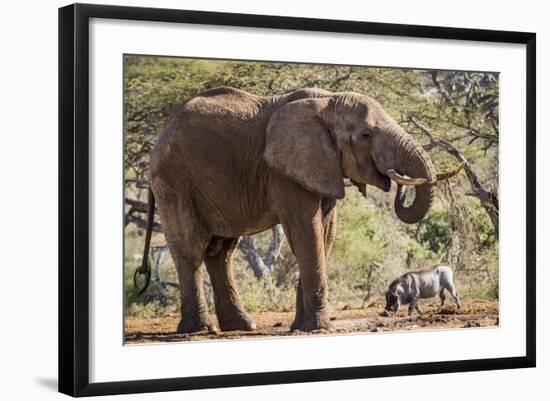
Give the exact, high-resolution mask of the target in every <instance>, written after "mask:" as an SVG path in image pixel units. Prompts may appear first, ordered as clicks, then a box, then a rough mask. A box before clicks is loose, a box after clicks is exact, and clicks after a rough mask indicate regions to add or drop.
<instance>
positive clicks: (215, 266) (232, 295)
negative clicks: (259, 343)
mask: <svg viewBox="0 0 550 401" xmlns="http://www.w3.org/2000/svg"><path fill="white" fill-rule="evenodd" d="M217 241H218V242H221V246H220V249H219V251H218V252H217V253H215V254H213V255H212V254H210V253H207V255H206V258H205V260H204V262H205V264H206V269H207V270H208V275H209V276H210V281H211V282H212V287H213V288H214V304H215V306H216V316H217V317H218V324H219V325H220V329H222V330H223V331H231V330H254V329H256V323H254V322H253V321H252V320H251V319H250V317H249V316H248V314H247V313H246V311H245V310H244V308H243V307H242V305H241V300H240V297H239V293H238V292H237V287H236V285H235V281H234V279H233V267H232V256H233V252H234V250H235V247H236V246H237V243H238V238H227V239H223V240H217Z"/></svg>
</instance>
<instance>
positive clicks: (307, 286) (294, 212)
mask: <svg viewBox="0 0 550 401" xmlns="http://www.w3.org/2000/svg"><path fill="white" fill-rule="evenodd" d="M295 191H300V193H292V191H286V192H285V196H284V198H283V197H281V198H283V199H279V201H280V203H279V205H278V206H279V210H278V213H279V217H280V219H281V223H282V224H283V228H284V230H285V234H286V236H287V238H288V240H289V243H290V245H291V248H292V250H293V252H294V255H295V256H296V260H297V261H298V266H299V271H300V287H301V291H300V289H299V290H298V294H297V301H298V303H299V302H300V297H301V298H302V300H303V301H302V302H303V309H301V310H300V308H299V307H298V308H297V313H296V320H295V322H294V323H293V324H292V328H293V329H298V330H302V331H312V330H319V329H328V328H330V326H331V324H330V320H329V317H328V311H327V295H328V294H327V277H326V258H325V244H324V242H325V241H324V229H323V213H322V210H321V207H320V204H321V202H320V201H321V199H320V197H318V196H316V195H314V194H312V193H310V192H307V191H305V190H300V189H295Z"/></svg>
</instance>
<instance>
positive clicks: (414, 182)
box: [386, 169, 428, 187]
mask: <svg viewBox="0 0 550 401" xmlns="http://www.w3.org/2000/svg"><path fill="white" fill-rule="evenodd" d="M386 175H387V176H388V177H390V178H391V179H392V180H394V181H395V182H397V183H398V184H401V185H410V186H413V187H417V186H419V185H423V184H425V183H427V182H428V180H427V179H426V178H411V177H408V176H406V175H401V174H399V173H398V172H397V171H395V170H394V169H390V170H388V171H387V172H386Z"/></svg>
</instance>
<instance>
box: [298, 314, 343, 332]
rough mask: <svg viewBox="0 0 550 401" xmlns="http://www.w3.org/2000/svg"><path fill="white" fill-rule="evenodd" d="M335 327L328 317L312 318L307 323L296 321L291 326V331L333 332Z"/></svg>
mask: <svg viewBox="0 0 550 401" xmlns="http://www.w3.org/2000/svg"><path fill="white" fill-rule="evenodd" d="M332 329H333V326H332V323H330V320H329V319H328V317H321V318H312V319H308V320H305V321H298V320H294V322H292V324H291V325H290V331H296V330H300V331H318V330H332Z"/></svg>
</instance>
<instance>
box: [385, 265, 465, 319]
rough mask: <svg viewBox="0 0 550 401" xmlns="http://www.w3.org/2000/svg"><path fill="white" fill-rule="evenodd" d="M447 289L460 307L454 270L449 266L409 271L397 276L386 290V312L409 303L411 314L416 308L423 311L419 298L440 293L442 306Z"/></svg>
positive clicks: (395, 310)
mask: <svg viewBox="0 0 550 401" xmlns="http://www.w3.org/2000/svg"><path fill="white" fill-rule="evenodd" d="M445 290H447V291H449V292H450V293H451V295H452V296H453V298H454V299H455V301H456V306H457V307H458V308H460V299H459V297H458V294H457V293H456V289H455V286H454V284H453V271H452V269H451V268H450V267H449V266H434V267H433V268H432V269H430V270H421V271H416V272H409V273H405V274H403V275H402V276H401V277H399V278H396V279H395V280H393V282H392V283H391V284H390V287H389V288H388V291H387V292H386V307H385V312H386V314H388V313H389V312H397V310H398V309H399V306H400V305H401V304H409V315H410V314H411V313H412V312H413V310H414V309H416V311H417V312H418V313H421V311H420V308H419V307H418V300H419V299H421V298H432V297H435V296H436V295H437V294H439V298H440V299H441V306H443V305H444V304H445Z"/></svg>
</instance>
